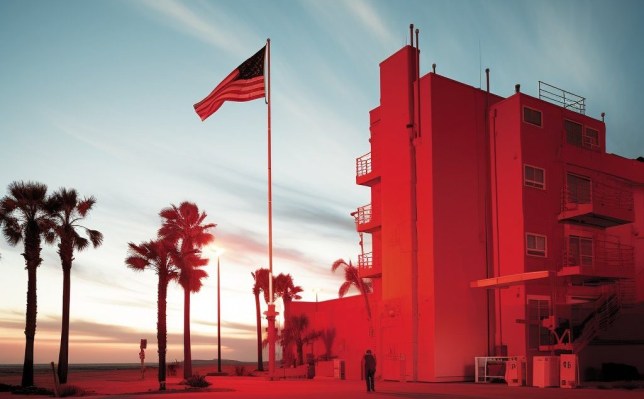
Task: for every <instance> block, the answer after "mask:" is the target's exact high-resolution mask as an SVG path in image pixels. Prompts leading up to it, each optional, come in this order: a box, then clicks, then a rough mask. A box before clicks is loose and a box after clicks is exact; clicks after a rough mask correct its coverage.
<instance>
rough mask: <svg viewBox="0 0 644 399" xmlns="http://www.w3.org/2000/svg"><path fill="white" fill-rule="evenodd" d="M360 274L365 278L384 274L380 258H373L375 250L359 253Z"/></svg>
mask: <svg viewBox="0 0 644 399" xmlns="http://www.w3.org/2000/svg"><path fill="white" fill-rule="evenodd" d="M358 274H359V275H360V277H364V278H374V277H380V276H381V275H382V266H381V264H380V261H379V260H378V259H374V258H373V252H367V253H365V254H362V255H358Z"/></svg>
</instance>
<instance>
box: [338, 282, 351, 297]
mask: <svg viewBox="0 0 644 399" xmlns="http://www.w3.org/2000/svg"><path fill="white" fill-rule="evenodd" d="M351 285H352V284H351V282H349V281H345V282H344V283H342V285H340V289H339V290H338V296H339V297H340V298H343V297H344V296H345V295H346V294H347V292H349V289H350V288H351Z"/></svg>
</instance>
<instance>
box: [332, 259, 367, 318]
mask: <svg viewBox="0 0 644 399" xmlns="http://www.w3.org/2000/svg"><path fill="white" fill-rule="evenodd" d="M340 267H342V268H344V282H343V283H342V285H341V286H340V289H339V290H338V296H339V297H340V298H342V297H344V296H345V295H346V294H347V292H348V291H349V290H350V289H351V288H352V287H353V288H356V289H357V290H358V292H360V294H361V295H362V296H363V298H364V302H365V307H366V309H367V318H368V319H369V320H371V307H370V306H369V298H368V296H367V294H369V293H371V291H372V284H371V280H367V279H363V278H362V277H360V274H359V273H358V268H357V267H355V266H353V265H352V264H351V261H349V263H347V262H345V261H344V259H338V260H336V261H335V262H333V265H331V271H332V272H335V271H336V270H337V269H339V268H340Z"/></svg>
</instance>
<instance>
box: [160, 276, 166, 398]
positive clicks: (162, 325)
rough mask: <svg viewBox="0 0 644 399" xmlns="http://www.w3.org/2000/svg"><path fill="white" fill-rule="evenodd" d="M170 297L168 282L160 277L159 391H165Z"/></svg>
mask: <svg viewBox="0 0 644 399" xmlns="http://www.w3.org/2000/svg"><path fill="white" fill-rule="evenodd" d="M167 295H168V280H167V279H166V278H165V276H162V275H159V289H158V299H157V305H158V306H157V345H158V350H159V390H160V391H165V368H166V364H165V361H166V360H165V355H166V347H167V340H168V332H167V327H166V308H167Z"/></svg>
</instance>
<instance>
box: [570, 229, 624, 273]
mask: <svg viewBox="0 0 644 399" xmlns="http://www.w3.org/2000/svg"><path fill="white" fill-rule="evenodd" d="M580 238H581V239H586V240H589V239H588V238H586V237H580ZM562 265H563V266H588V267H590V268H593V269H597V270H598V271H599V272H601V271H602V270H603V271H609V270H620V271H633V267H634V265H635V248H634V247H633V246H630V245H626V244H621V243H619V242H613V241H604V240H592V253H583V252H582V251H581V250H573V249H572V248H571V245H570V237H566V243H565V246H564V253H563V260H562Z"/></svg>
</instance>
